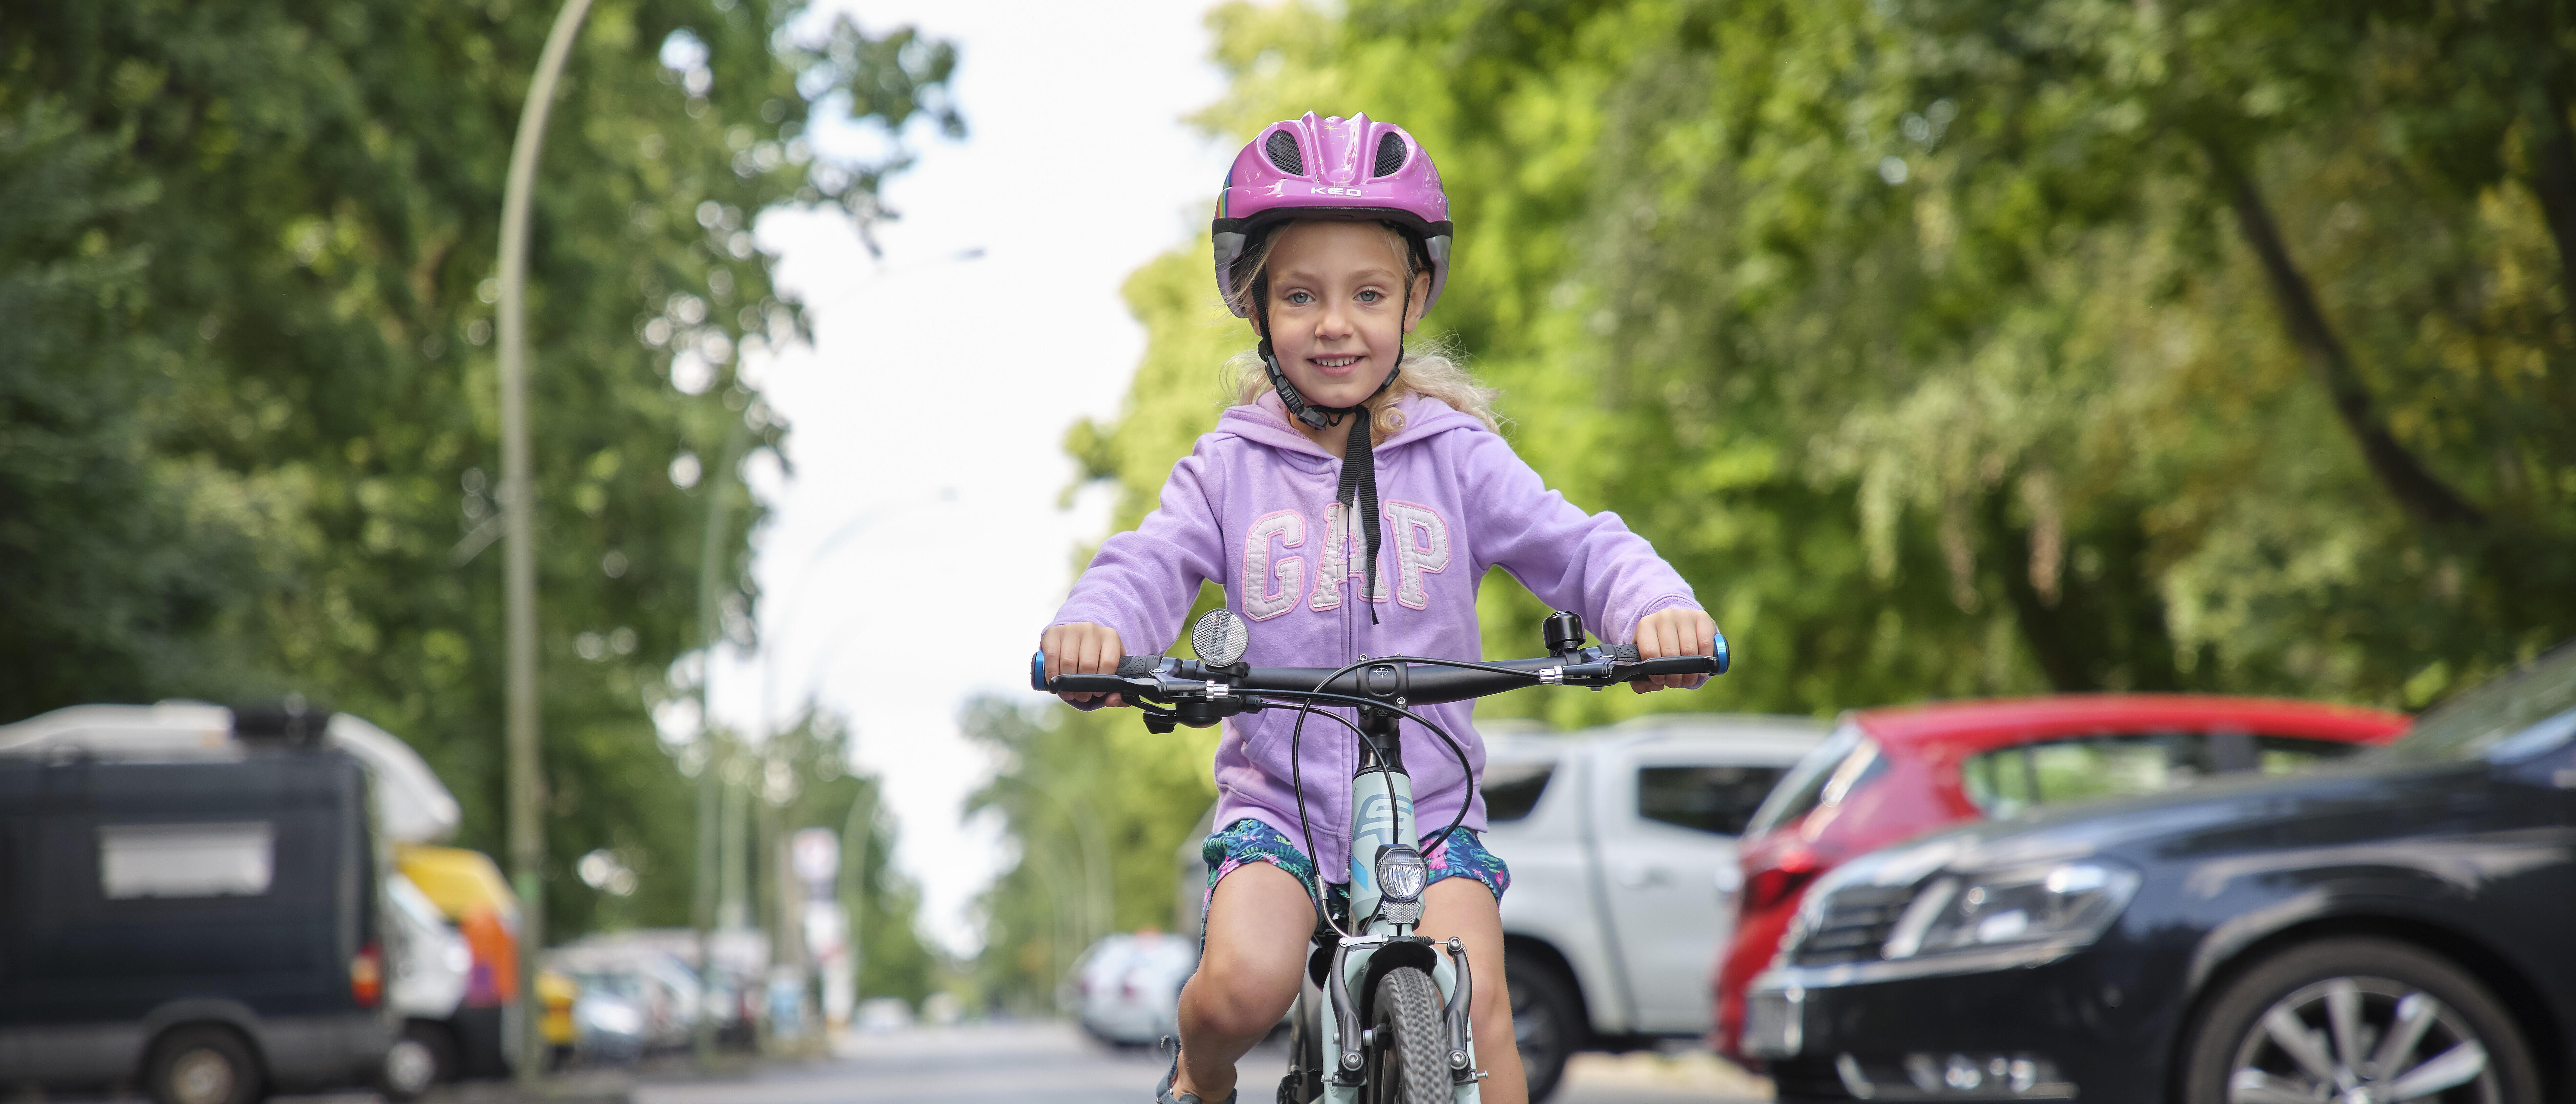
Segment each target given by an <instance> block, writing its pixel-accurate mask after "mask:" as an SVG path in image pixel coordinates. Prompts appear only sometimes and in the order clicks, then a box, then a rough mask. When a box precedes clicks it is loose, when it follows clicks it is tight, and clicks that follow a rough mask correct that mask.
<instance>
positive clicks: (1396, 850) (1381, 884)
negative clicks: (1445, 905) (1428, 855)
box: [1377, 845, 1431, 904]
mask: <svg viewBox="0 0 2576 1104" xmlns="http://www.w3.org/2000/svg"><path fill="white" fill-rule="evenodd" d="M1430 879H1431V868H1430V867H1429V866H1427V865H1425V864H1424V863H1423V861H1422V852H1420V851H1416V850H1414V849H1413V848H1410V847H1405V846H1402V845H1398V846H1395V847H1389V848H1387V849H1386V850H1384V851H1380V852H1378V856H1377V890H1378V893H1380V894H1381V895H1383V896H1385V898H1386V899H1387V900H1390V901H1395V902H1399V903H1404V904H1410V903H1412V902H1414V901H1417V900H1420V899H1421V898H1422V886H1423V884H1424V883H1425V882H1428V881H1430Z"/></svg>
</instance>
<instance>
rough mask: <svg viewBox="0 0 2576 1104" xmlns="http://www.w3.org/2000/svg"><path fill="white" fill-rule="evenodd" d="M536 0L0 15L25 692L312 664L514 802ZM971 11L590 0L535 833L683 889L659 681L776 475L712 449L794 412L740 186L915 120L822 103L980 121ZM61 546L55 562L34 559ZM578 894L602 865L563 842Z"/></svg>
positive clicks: (2, 523)
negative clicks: (511, 542) (518, 261)
mask: <svg viewBox="0 0 2576 1104" xmlns="http://www.w3.org/2000/svg"><path fill="white" fill-rule="evenodd" d="M552 16H553V10H552V7H551V6H550V5H536V4H521V3H515V2H513V0H491V2H489V3H479V4H471V5H450V6H426V7H424V6H420V5H411V4H400V3H391V2H384V0H298V2H285V3H274V4H265V5H215V6H205V5H188V4H175V3H168V2H166V0H116V2H109V3H102V4H86V5H21V6H17V7H13V8H11V9H9V11H8V12H7V14H5V15H0V158H5V160H0V189H5V190H6V192H7V194H8V196H9V198H10V200H11V203H10V207H9V210H8V212H7V213H6V214H0V250H4V251H5V252H0V265H5V268H0V312H5V313H0V318H5V319H6V321H7V322H8V324H9V325H10V327H11V331H12V335H11V342H10V346H11V347H10V349H9V350H7V351H6V352H0V403H5V404H6V406H5V409H6V412H7V419H8V420H7V424H6V426H5V437H0V564H5V565H6V569H7V571H8V575H9V578H10V579H11V584H12V585H11V586H10V587H9V588H8V589H9V590H10V591H11V592H12V593H11V594H10V595H9V597H8V598H6V599H0V601H6V602H8V603H10V604H9V605H8V606H7V607H6V609H5V611H0V613H4V614H5V616H0V659H6V660H7V661H8V662H7V667H8V672H7V673H6V674H5V675H0V715H5V716H9V717H17V716H24V715H26V714H29V713H33V712H37V711H41V710H44V709H49V708H53V707H55V706H59V705H64V704H69V703H73V702H79V701H96V700H151V699H153V698H157V697H161V696H164V695H169V694H191V695H200V696H208V697H216V698H222V699H237V698H243V697H251V696H256V695H261V694H269V693H278V692H283V691H287V690H295V691H300V692H302V693H304V694H306V695H307V696H309V697H311V698H314V699H316V700H323V701H329V702H332V703H334V704H336V705H338V706H340V707H342V708H346V709H349V710H352V711H354V712H358V713H361V714H363V715H366V716H368V717H369V718H371V719H373V720H375V721H377V722H379V723H381V724H383V725H385V726H386V727H387V728H389V729H391V730H393V731H395V732H397V733H400V734H401V735H403V736H404V737H406V738H407V739H409V740H411V741H412V742H413V743H414V744H416V745H417V746H419V747H420V748H421V750H422V752H423V754H424V755H425V756H426V757H427V758H428V759H429V761H430V762H431V764H432V765H433V766H435V767H436V768H437V769H438V770H439V772H440V773H441V775H442V776H443V777H444V778H446V779H447V781H448V782H449V784H450V786H451V788H453V789H454V790H456V792H457V795H458V797H459V799H460V800H461V801H462V802H463V804H464V807H465V817H466V824H465V829H464V833H463V842H464V843H466V844H468V845H471V846H478V847H482V848H485V849H487V850H489V849H493V848H494V847H495V846H496V845H497V843H498V841H499V839H500V828H501V825H500V814H499V810H500V808H501V800H500V799H501V792H502V781H501V770H500V763H501V754H500V724H499V718H500V715H501V701H500V697H501V694H500V685H501V678H500V665H499V661H500V652H501V642H500V633H499V621H500V566H499V557H498V556H487V555H483V554H482V553H483V551H484V549H485V548H486V547H487V546H489V545H490V544H491V543H492V542H493V540H494V539H495V538H496V537H498V536H499V533H498V521H497V515H498V510H497V508H496V504H495V502H494V501H493V499H492V494H493V493H494V486H493V483H494V480H493V479H492V477H491V474H490V472H491V470H492V469H493V467H494V466H495V461H494V459H493V457H495V456H496V455H497V451H498V450H497V446H496V445H495V443H494V429H495V424H496V422H497V416H496V413H495V405H496V397H495V396H496V392H495V382H494V376H495V365H494V355H493V351H492V347H491V345H490V341H491V336H492V321H491V306H490V300H491V299H492V298H493V296H494V283H493V281H492V273H493V251H494V249H495V245H496V242H495V239H496V237H497V232H498V227H497V221H498V220H497V215H498V212H499V208H500V192H501V181H502V175H503V171H504V169H505V166H506V163H507V158H508V156H509V148H510V143H511V137H512V134H513V131H514V128H515V126H516V123H517V119H518V114H519V108H520V105H521V101H522V99H523V98H524V96H525V93H526V86H527V81H528V76H529V73H530V70H531V69H532V68H533V67H534V64H535V60H536V57H537V53H538V50H539V47H540V45H541V44H542V42H543V40H544V37H545V34H546V31H547V28H548V26H549V25H550V22H551V19H552ZM953 61H954V57H953V53H952V51H951V50H950V49H949V48H948V47H946V46H944V45H941V44H938V43H935V42H931V41H928V40H924V39H921V38H919V37H917V36H916V35H914V34H913V33H912V32H910V31H908V30H902V31H896V32H893V33H890V34H886V35H882V36H875V35H870V34H866V33H863V32H862V31H861V30H860V29H859V28H858V27H856V26H855V25H853V24H851V23H850V22H848V21H847V20H846V19H840V20H833V21H824V20H820V19H818V18H813V17H810V16H808V15H807V14H806V13H805V11H804V9H803V8H802V6H801V5H797V4H793V3H769V2H766V0H713V2H712V3H711V4H708V5H700V4H695V3H684V2H679V0H603V2H602V3H600V4H598V5H597V6H596V7H595V8H594V10H593V12H592V14H591V16H590V18H589V21H588V22H587V23H586V24H585V26H584V28H583V30H582V33H581V36H580V38H579V40H578V41H577V42H576V44H575V46H574V50H573V53H572V57H571V60H570V65H569V68H568V70H567V75H566V79H565V84H564V86H563V88H562V90H561V93H560V102H559V104H558V106H557V107H556V110H555V117H554V122H553V125H552V127H551V129H550V131H549V135H548V140H547V150H546V154H545V161H544V165H545V169H544V173H543V176H542V178H541V180H540V184H539V187H538V189H537V192H536V211H535V218H534V222H533V227H534V237H533V239H532V244H531V255H530V287H531V301H530V322H531V337H530V348H531V353H532V357H531V359H532V365H533V376H532V394H531V408H532V411H533V417H534V418H535V421H536V424H537V426H538V427H540V428H539V432H538V433H537V435H536V441H535V482H536V486H537V487H538V488H539V493H540V495H541V496H542V501H541V502H539V503H538V507H537V517H538V524H539V526H540V529H541V531H540V533H539V534H538V540H539V542H540V543H539V548H540V557H541V559H540V563H539V575H540V582H539V588H540V593H541V595H542V597H543V608H542V609H541V611H540V614H539V623H540V626H541V631H542V632H543V634H544V635H543V639H542V641H541V648H542V655H543V670H544V702H543V709H544V717H545V730H546V732H547V733H548V739H547V741H546V747H545V754H546V768H547V772H548V775H549V777H550V779H552V780H553V782H554V788H553V792H552V793H551V795H550V801H551V803H552V808H551V810H550V812H551V813H552V814H553V815H552V816H551V817H550V818H549V825H550V826H549V833H550V840H549V844H548V846H549V851H550V854H551V856H552V857H553V862H554V864H555V865H556V866H557V868H558V869H560V868H561V867H562V865H563V864H565V863H568V862H569V861H570V860H571V859H572V857H574V856H577V855H580V854H582V853H584V852H586V851H589V850H591V849H593V848H595V847H600V846H615V847H619V848H624V849H629V850H632V851H636V852H638V853H641V854H646V855H650V856H651V857H652V859H653V861H652V862H651V863H650V864H649V865H648V866H647V868H646V871H647V872H646V875H645V880H644V887H643V889H642V890H641V891H640V892H639V895H638V897H637V900H636V904H635V917H636V918H637V919H638V920H643V921H650V922H657V923H670V922H676V921H679V920H681V919H683V918H684V917H685V915H686V901H687V899H688V896H687V879H688V873H687V872H688V870H689V862H688V856H689V854H690V838H691V837H690V833H689V829H688V825H687V823H686V818H675V817H671V816H669V815H667V810H669V809H672V808H681V807H685V806H686V803H687V801H688V800H689V796H688V790H687V787H686V785H685V783H684V782H683V781H682V779H681V778H680V777H679V775H678V774H677V773H676V772H675V771H673V770H672V769H670V765H669V763H668V762H667V761H666V760H665V759H664V758H663V756H662V755H661V754H660V753H659V752H658V751H656V742H655V740H654V730H653V728H652V725H651V722H650V719H649V716H648V707H649V706H650V705H651V703H652V701H653V700H654V699H656V698H659V697H661V696H664V695H668V694H670V693H673V692H674V688H673V687H672V686H671V685H670V680H669V678H668V677H667V675H666V672H667V671H669V670H670V669H671V667H672V664H673V662H674V660H675V659H676V658H677V657H679V656H680V655H682V654H683V653H685V652H687V651H689V650H690V649H692V648H693V647H695V646H696V644H697V640H696V633H697V628H696V623H697V619H696V616H695V612H696V608H697V607H696V598H697V594H696V590H697V586H696V580H697V570H696V569H697V561H698V559H699V548H700V541H701V534H702V531H703V527H704V525H705V523H706V518H707V516H708V509H709V501H708V500H709V497H710V495H714V494H721V495H727V496H732V497H733V498H734V499H735V500H736V501H737V502H738V503H739V504H740V505H741V506H742V507H743V508H741V509H738V510H736V511H734V513H733V517H734V519H735V520H734V522H733V524H732V525H731V526H730V528H729V530H728V531H727V532H726V533H724V534H722V537H723V539H722V540H721V542H720V543H719V545H718V547H720V548H721V549H722V551H723V555H724V556H725V559H726V562H725V564H724V569H723V571H722V572H721V578H722V579H723V581H724V585H725V587H726V588H727V591H728V593H727V596H726V598H725V608H726V610H727V611H728V615H729V616H728V618H727V624H728V627H729V628H730V629H731V631H732V633H733V635H735V636H736V637H737V638H740V639H744V640H747V639H748V638H749V635H750V628H749V625H750V621H749V610H750V603H751V602H752V600H753V599H754V597H755V596H756V595H755V592H754V589H753V587H752V585H751V582H750V578H749V575H748V546H747V536H746V535H747V533H748V532H749V530H750V527H751V526H752V525H754V524H756V523H757V521H758V520H759V512H758V510H757V509H756V505H755V504H753V503H750V502H749V500H748V496H747V494H746V493H745V492H744V491H743V490H742V489H741V485H740V483H739V482H738V481H736V480H730V479H712V478H708V475H709V468H710V467H711V466H712V465H713V464H715V463H717V462H718V460H717V459H716V458H718V457H722V456H725V455H726V453H725V450H724V443H725V442H726V441H727V439H728V438H729V437H731V436H732V435H733V434H734V433H735V432H736V429H735V427H745V428H747V430H748V431H749V433H750V434H751V444H752V447H754V448H756V449H757V448H771V449H774V448H775V447H776V446H777V445H778V443H779V442H780V441H781V440H782V439H783V434H784V433H785V432H786V426H785V425H784V424H783V423H782V421H781V420H780V419H779V418H778V417H777V416H776V415H775V414H774V412H772V411H770V410H769V409H768V407H767V406H766V405H765V404H764V403H762V402H761V400H760V396H759V394H758V392H757V389H756V388H754V387H751V386H749V385H747V384H746V383H745V381H743V380H741V379H740V378H738V377H737V375H736V368H737V366H738V365H739V364H740V362H741V360H742V358H743V357H744V356H745V355H756V354H757V352H758V351H759V350H761V349H763V348H768V347H775V346H777V345H779V344H782V343H786V342H792V341H796V340H799V339H801V337H802V334H803V325H804V324H803V322H802V320H801V317H800V315H799V314H798V312H797V309H796V307H795V304H793V303H790V302H785V301H782V300H781V299H780V298H779V297H778V296H777V295H776V293H775V292H774V290H773V289H772V286H771V282H770V275H769V271H770V268H769V266H770V258H768V257H767V256H765V255H763V254H761V253H760V252H759V251H758V250H757V249H755V248H754V246H753V243H752V239H751V236H750V234H749V229H750V221H751V220H752V219H753V218H754V217H756V215H757V214H758V213H759V212H760V211H762V210H763V209H766V208H768V207H771V206H774V205H778V204H834V205H838V206H840V207H842V208H844V209H846V210H848V211H849V212H851V213H852V215H853V216H854V217H856V218H859V219H860V220H861V222H862V224H863V225H864V224H865V222H866V221H867V220H869V219H873V218H876V217H881V214H882V212H880V211H879V209H878V207H877V204H876V200H875V189H876V186H877V183H878V182H879V181H880V180H881V179H882V178H883V176H884V175H885V174H886V173H888V172H892V171H896V170H898V169H900V168H901V166H902V164H903V160H902V158H901V157H900V156H897V157H895V158H893V159H892V160H889V161H887V162H884V163H877V164H855V163H849V162H844V161H835V160H831V159H827V158H820V157H817V156H816V155H815V152H814V150H813V148H812V146H811V144H810V140H809V139H808V138H807V136H806V134H805V127H806V124H807V121H808V119H809V118H811V117H813V116H815V115H817V114H831V113H847V114H848V115H851V116H855V117H856V118H858V119H859V120H861V121H862V122H863V125H872V126H877V127H881V128H883V129H885V130H886V131H888V132H889V133H891V134H893V135H896V136H898V137H899V136H900V135H901V134H903V133H904V131H905V130H906V128H907V127H908V125H909V124H910V123H912V122H913V121H914V120H917V119H926V120H928V121H929V122H930V123H931V124H932V125H938V126H945V127H947V128H949V129H951V130H952V131H953V130H956V129H957V127H958V125H959V124H958V120H957V116H956V114H955V112H954V111H953V110H952V109H951V108H949V107H948V105H947V102H946V100H945V98H944V92H943V86H944V82H945V81H946V79H947V76H948V73H949V71H950V69H951V67H952V65H953ZM27 584H39V585H27ZM550 886H551V888H550V890H549V900H548V904H547V911H548V914H549V915H550V916H551V917H556V918H560V919H558V920H557V921H556V923H559V924H562V925H564V929H563V930H566V931H579V930H581V929H582V928H583V927H585V926H587V925H588V924H589V923H590V922H591V920H592V908H593V905H594V903H595V895H594V894H592V893H590V892H589V891H588V890H586V889H585V888H584V887H582V886H581V885H580V884H579V883H578V882H577V881H576V880H574V879H571V878H566V877H555V878H552V879H550Z"/></svg>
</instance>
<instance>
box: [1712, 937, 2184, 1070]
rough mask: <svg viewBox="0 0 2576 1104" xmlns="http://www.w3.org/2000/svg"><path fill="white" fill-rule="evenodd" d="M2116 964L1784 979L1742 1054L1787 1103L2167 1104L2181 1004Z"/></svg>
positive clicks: (1769, 988)
mask: <svg viewBox="0 0 2576 1104" xmlns="http://www.w3.org/2000/svg"><path fill="white" fill-rule="evenodd" d="M2112 961H2113V960H2112V959H2110V958H2108V957H2106V956H2103V955H2100V954H2098V953H2095V952H2090V951H2087V952H2077V953H2074V954H2070V955H2066V956H2064V957H2060V958H2057V959H2055V960H2053V961H2048V962H2044V963H2039V964H2033V965H2018V966H2010V967H2006V968H2001V969H1991V970H1985V971H1981V972H1949V973H1941V974H1934V975H1930V976H1920V971H1921V969H1922V966H1921V965H1920V964H1905V965H1907V966H1910V967H1912V968H1913V969H1914V970H1915V971H1917V974H1918V976H1903V975H1904V971H1903V970H1900V969H1894V968H1891V967H1896V966H1898V965H1899V964H1892V963H1873V964H1869V965H1868V966H1863V967H1859V968H1851V967H1834V968H1824V969H1782V970H1774V971H1771V972H1770V973H1766V974H1764V975H1763V976H1762V977H1761V978H1759V979H1756V981H1755V982H1754V985H1753V987H1752V989H1751V991H1750V992H1749V993H1748V994H1747V998H1746V1005H1747V1007H1746V1011H1745V1027H1744V1032H1743V1036H1742V1039H1741V1042H1742V1047H1743V1050H1744V1052H1745V1053H1746V1054H1747V1055H1748V1056H1750V1057H1754V1058H1758V1059H1762V1060H1764V1061H1765V1062H1766V1064H1767V1065H1768V1067H1769V1070H1770V1073H1771V1075H1772V1079H1773V1081H1774V1083H1775V1084H1776V1085H1777V1086H1778V1090H1779V1097H1780V1099H1781V1100H1783V1101H1787V1100H1799V1099H1804V1100H1851V1099H1858V1100H1891V1101H1956V1102H1959V1104H1970V1102H1975V1101H2017V1100H2029V1101H2062V1100H2076V1099H2081V1100H2083V1101H2085V1102H2086V1104H2095V1102H2099V1101H2137V1102H2140V1104H2149V1102H2155V1101H2161V1100H2162V1098H2163V1095H2164V1082H2165V1064H2166V1062H2165V1060H2166V1058H2167V1056H2168V1051H2169V1049H2170V1048H2169V1046H2168V1045H2167V1043H2168V1042H2169V1040H2170V1039H2171V1029H2170V1018H2169V1017H2170V1013H2169V1011H2168V1010H2170V1009H2172V1008H2173V1007H2175V1006H2176V1005H2177V1004H2178V998H2179V995H2178V994H2163V993H2156V992H2140V991H2138V986H2137V985H2135V984H2134V982H2135V980H2136V979H2135V978H2134V977H2131V976H2126V975H2128V974H2129V972H2128V971H2113V970H2106V968H2105V967H2106V964H2108V963H2110V962H2112ZM1873 968H1879V969H1876V970H1875V972H1873ZM2115 974H2116V975H2120V976H2114V975H2115Z"/></svg>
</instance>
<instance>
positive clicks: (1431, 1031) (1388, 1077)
mask: <svg viewBox="0 0 2576 1104" xmlns="http://www.w3.org/2000/svg"><path fill="white" fill-rule="evenodd" d="M1372 1007H1373V1014H1372V1015H1371V1017H1370V1019H1371V1020H1372V1021H1373V1026H1374V1027H1375V1029H1376V1030H1375V1034H1374V1036H1373V1039H1372V1043H1371V1046H1370V1048H1369V1049H1370V1050H1371V1052H1372V1053H1371V1054H1370V1055H1369V1066H1368V1070H1369V1079H1368V1091H1366V1092H1365V1093H1363V1094H1362V1095H1361V1099H1363V1100H1366V1101H1369V1102H1370V1104H1449V1102H1450V1101H1451V1100H1452V1099H1454V1093H1453V1091H1452V1090H1451V1088H1450V1085H1449V1038H1448V1035H1449V1031H1448V1025H1447V1023H1446V1022H1444V1021H1443V1019H1442V1018H1441V1014H1440V990H1439V988H1438V987H1437V986H1434V985H1432V984H1431V975H1429V974H1425V973H1423V972H1422V971H1421V970H1420V969H1417V968H1415V967H1412V966H1398V967H1396V968H1395V969H1392V970H1389V971H1387V972H1386V973H1385V975H1384V976H1382V977H1380V978H1378V980H1377V1000H1376V1001H1375V1002H1374V1004H1373V1006H1372Z"/></svg>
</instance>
